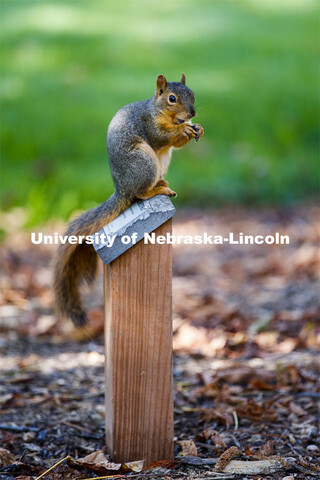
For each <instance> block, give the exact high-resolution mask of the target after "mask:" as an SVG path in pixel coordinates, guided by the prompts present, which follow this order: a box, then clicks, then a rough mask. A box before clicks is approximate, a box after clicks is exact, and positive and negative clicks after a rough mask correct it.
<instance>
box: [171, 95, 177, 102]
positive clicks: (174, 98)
mask: <svg viewBox="0 0 320 480" xmlns="http://www.w3.org/2000/svg"><path fill="white" fill-rule="evenodd" d="M176 101H177V99H176V97H175V96H174V95H170V96H169V102H170V103H176Z"/></svg>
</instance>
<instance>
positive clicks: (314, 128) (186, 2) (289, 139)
mask: <svg viewBox="0 0 320 480" xmlns="http://www.w3.org/2000/svg"><path fill="white" fill-rule="evenodd" d="M317 33H318V2H317V1H311V0H291V1H290V0H281V1H280V0H256V1H255V0H236V1H232V0H230V1H228V0H224V1H215V0H198V1H191V0H170V1H169V0H162V1H161V2H155V1H152V0H149V1H147V0H135V1H133V0H131V1H129V0H119V1H109V0H74V1H69V0H63V1H49V0H48V1H44V0H39V1H32V0H14V1H13V0H1V37H2V39H1V49H2V51H1V54H2V67H1V73H2V74H1V76H2V82H1V97H2V100H1V103H2V140H1V149H2V164H3V165H2V168H3V175H2V189H1V195H2V208H3V209H10V208H12V207H13V206H25V207H26V209H27V218H28V223H29V224H36V223H41V222H43V221H46V220H47V219H49V218H54V217H62V218H67V217H68V216H69V215H70V214H71V213H72V212H73V211H74V210H75V209H87V208H90V207H93V206H95V205H96V204H98V203H101V202H102V201H104V200H105V199H106V198H107V197H108V196H109V195H110V194H111V193H112V191H113V185H112V180H111V176H110V173H109V169H108V164H107V154H106V150H105V137H106V130H107V126H108V123H109V122H110V120H111V118H112V116H113V115H114V113H115V112H116V111H117V110H118V109H119V108H121V107H122V106H123V105H124V104H126V103H130V102H133V101H137V100H144V99H146V98H149V97H151V96H152V95H153V93H154V91H155V81H156V77H157V75H158V74H159V73H163V74H165V75H166V77H167V79H168V80H171V81H172V80H179V79H180V75H181V72H185V74H186V78H187V85H188V86H189V87H190V88H191V89H193V90H194V92H195V94H196V105H197V106H198V108H197V110H198V115H197V117H196V120H197V121H198V122H200V123H201V124H202V125H203V126H204V128H205V136H204V138H203V139H202V140H201V141H200V142H199V143H195V142H194V141H192V142H191V143H190V144H189V145H188V146H187V147H185V148H183V149H182V150H180V151H177V152H175V154H174V158H173V161H172V163H171V166H170V170H169V174H168V178H169V181H170V184H171V187H172V188H173V189H174V190H176V191H177V192H178V195H179V197H178V199H177V202H179V204H180V205H184V206H185V205H194V206H204V205H209V206H210V205H221V204H223V205H230V204H231V205H233V204H256V205H261V204H282V205H283V204H285V205H287V204H295V203H298V202H301V201H304V200H308V199H310V198H313V197H315V195H316V194H317V189H318V165H317V153H318V150H317V148H318V138H317V137H318V119H317V108H318V100H319V97H318V93H317V92H318V84H317V82H318V70H317V69H318V38H317Z"/></svg>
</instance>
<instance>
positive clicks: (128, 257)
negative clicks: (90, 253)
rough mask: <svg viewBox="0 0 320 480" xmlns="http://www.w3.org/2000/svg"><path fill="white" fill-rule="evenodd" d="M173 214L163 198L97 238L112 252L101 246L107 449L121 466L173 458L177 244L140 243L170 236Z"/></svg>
mask: <svg viewBox="0 0 320 480" xmlns="http://www.w3.org/2000/svg"><path fill="white" fill-rule="evenodd" d="M174 213H175V209H174V207H173V205H172V203H171V201H170V200H169V199H168V198H167V197H165V196H163V195H160V196H157V197H154V198H151V199H149V200H144V201H138V202H136V203H134V204H133V205H132V206H131V207H130V208H129V209H128V210H126V211H125V212H124V213H122V214H121V215H120V216H119V217H117V218H116V219H115V220H114V221H113V222H111V223H109V224H108V225H106V227H104V228H103V229H102V230H101V231H100V232H98V233H99V234H102V233H104V234H105V235H106V237H107V239H108V238H109V246H108V245H102V244H101V243H97V244H95V245H94V247H95V249H96V251H97V253H98V254H99V255H100V257H101V258H102V260H103V262H104V263H105V264H106V265H105V266H104V280H105V357H106V364H105V379H106V381H105V392H106V395H105V398H106V444H107V451H108V454H109V455H110V456H111V457H112V459H113V460H114V461H116V462H123V461H134V460H141V459H144V460H145V464H146V465H149V464H150V463H152V462H154V461H157V460H163V459H172V458H173V457H174V452H173V397H172V310H171V298H172V245H170V244H168V243H167V242H165V243H163V242H161V244H160V243H157V242H155V243H154V244H151V243H144V242H143V241H140V240H142V239H143V238H144V235H145V233H149V234H150V233H151V232H153V231H154V233H155V235H156V236H158V235H164V236H166V235H167V234H168V233H169V234H171V233H172V230H171V229H172V221H171V217H172V216H173V215H174ZM108 236H109V237H108ZM129 238H131V240H132V239H133V238H134V239H135V240H134V242H132V241H131V242H130V241H129V242H128V239H129ZM124 239H125V242H123V241H122V240H124ZM111 242H112V245H111ZM127 242H128V243H127ZM133 243H134V244H133Z"/></svg>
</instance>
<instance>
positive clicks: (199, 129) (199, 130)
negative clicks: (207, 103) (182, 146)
mask: <svg viewBox="0 0 320 480" xmlns="http://www.w3.org/2000/svg"><path fill="white" fill-rule="evenodd" d="M191 126H192V128H193V130H194V131H195V132H196V133H195V136H194V138H195V140H196V142H198V141H199V140H200V138H201V137H202V136H203V133H204V130H203V127H202V126H201V125H200V124H199V123H195V124H192V125H191Z"/></svg>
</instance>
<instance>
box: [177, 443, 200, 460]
mask: <svg viewBox="0 0 320 480" xmlns="http://www.w3.org/2000/svg"><path fill="white" fill-rule="evenodd" d="M177 444H178V445H180V447H181V449H182V450H181V453H180V455H181V456H182V457H185V456H193V457H197V456H198V450H197V447H196V445H195V443H194V441H193V440H180V441H179V442H177Z"/></svg>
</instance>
